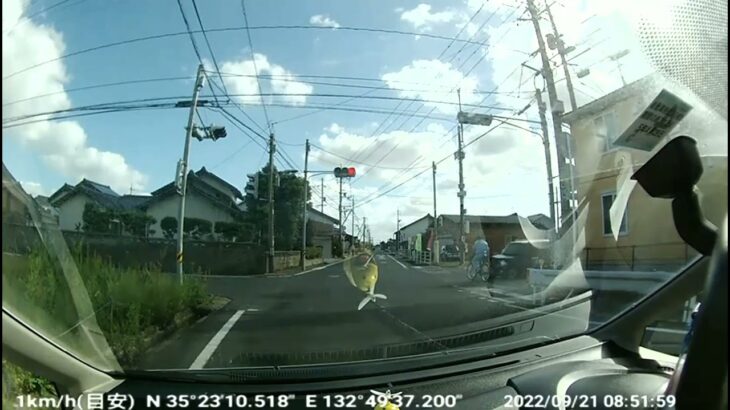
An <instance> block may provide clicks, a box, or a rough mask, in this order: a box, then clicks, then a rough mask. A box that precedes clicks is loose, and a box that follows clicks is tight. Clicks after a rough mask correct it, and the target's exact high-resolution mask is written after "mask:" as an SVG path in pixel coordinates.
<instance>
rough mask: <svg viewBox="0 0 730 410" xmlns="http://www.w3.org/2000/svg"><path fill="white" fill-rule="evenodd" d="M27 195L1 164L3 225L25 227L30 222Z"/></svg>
mask: <svg viewBox="0 0 730 410" xmlns="http://www.w3.org/2000/svg"><path fill="white" fill-rule="evenodd" d="M27 200H28V194H26V193H25V191H23V188H22V187H21V186H20V183H18V181H16V180H15V178H14V177H13V175H12V174H10V171H8V169H7V168H5V164H4V163H3V224H7V223H10V224H22V225H25V224H26V223H27V222H28V221H29V220H30V214H29V212H28V208H27V206H26V203H27Z"/></svg>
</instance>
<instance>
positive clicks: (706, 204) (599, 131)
mask: <svg viewBox="0 0 730 410" xmlns="http://www.w3.org/2000/svg"><path fill="white" fill-rule="evenodd" d="M668 84H669V83H668V82H666V81H664V80H662V79H660V78H659V77H658V76H656V75H651V76H647V77H644V78H642V79H640V80H638V81H635V82H633V83H630V84H627V85H626V86H624V87H622V88H620V89H618V90H616V91H614V92H611V93H609V94H607V95H605V96H603V97H601V98H599V99H597V100H595V101H593V102H591V103H588V104H586V105H584V106H582V107H580V108H578V109H577V110H574V111H572V112H570V113H567V114H565V115H564V117H563V121H564V122H565V123H566V124H568V125H569V126H570V135H571V136H572V139H573V141H574V146H575V163H576V168H575V169H576V171H575V177H574V183H575V187H576V190H577V196H578V198H577V199H578V203H580V204H582V205H581V208H582V209H583V211H579V214H580V212H586V214H585V215H586V216H585V218H586V219H585V221H586V222H585V227H584V229H585V249H584V251H583V253H582V255H581V258H582V261H583V263H584V266H586V267H587V268H588V269H593V270H665V269H669V270H674V269H676V268H677V267H679V266H680V265H682V264H684V263H686V262H687V261H688V260H689V259H690V258H691V257H693V256H694V255H695V254H696V253H695V252H694V251H693V250H692V249H691V248H689V247H688V246H686V245H685V244H684V242H683V241H682V239H681V238H680V237H679V235H678V233H677V231H676V229H675V228H674V224H673V220H672V210H671V201H669V200H666V199H658V198H651V197H650V196H649V195H648V194H647V193H646V192H645V191H644V190H643V189H642V188H641V186H639V185H635V186H634V185H633V181H631V180H630V178H628V177H630V176H631V174H633V172H634V171H636V170H637V169H638V168H639V167H640V166H641V165H642V164H644V163H645V162H646V161H647V160H648V159H649V158H651V156H652V155H653V153H654V152H655V151H656V150H657V149H659V147H660V146H662V145H663V144H662V143H661V142H660V143H659V144H658V146H657V147H656V148H655V149H654V150H653V151H652V152H647V151H642V150H638V149H631V148H626V147H623V146H620V145H618V144H616V139H617V138H618V137H619V136H620V135H621V133H622V132H623V131H624V130H626V129H627V128H628V127H629V125H630V124H631V123H632V122H633V121H634V120H635V119H636V118H637V117H638V116H639V115H641V113H642V112H643V111H644V110H645V109H646V107H647V106H648V105H649V104H650V103H651V101H652V100H653V99H654V97H655V96H656V95H658V93H659V91H661V90H662V88H664V87H667V86H668ZM670 91H672V92H673V93H674V92H676V91H675V88H674V86H673V85H672V86H671V90H670ZM678 95H685V94H682V93H681V92H680V94H678ZM700 104H701V103H699V102H697V101H693V102H692V105H693V106H694V108H693V110H692V111H690V113H689V115H688V116H687V117H686V118H685V119H684V120H683V121H682V122H681V123H680V124H679V126H678V127H677V129H675V130H673V131H672V132H671V133H670V135H669V136H668V137H673V136H676V135H680V134H679V132H686V133H687V134H688V135H690V136H695V137H701V138H702V137H707V134H708V133H709V134H710V135H712V131H711V130H710V131H705V130H701V128H700V127H701V125H699V124H702V123H708V122H710V121H707V119H706V118H704V117H703V116H702V115H699V113H698V111H701V110H700V106H699V105H700ZM693 116H694V117H693ZM687 123H690V125H691V127H687V126H686V124H687ZM683 124H685V126H684V128H683V129H682V125H683ZM700 130H701V131H700ZM715 132H720V133H722V132H727V123H726V122H725V128H724V131H722V130H718V131H715ZM718 138H724V139H725V142H724V144H725V148H724V153H720V154H721V155H719V156H705V157H703V166H704V175H703V177H702V179H701V180H700V183H699V184H698V187H699V188H700V191H701V192H702V193H703V195H702V207H703V210H704V211H705V214H706V215H707V216H708V218H709V219H710V221H712V222H713V223H715V224H716V225H718V224H719V223H720V222H721V221H722V218H724V216H725V213H726V212H727V199H726V198H727V135H726V134H725V135H719V136H718ZM718 151H721V150H718ZM622 192H625V194H624V195H619V194H620V193H622ZM626 194H628V195H626ZM617 198H619V200H618V202H617V207H618V208H616V210H615V211H621V210H623V212H614V217H613V218H612V215H611V209H612V205H613V204H614V202H615V201H617ZM619 218H620V219H619Z"/></svg>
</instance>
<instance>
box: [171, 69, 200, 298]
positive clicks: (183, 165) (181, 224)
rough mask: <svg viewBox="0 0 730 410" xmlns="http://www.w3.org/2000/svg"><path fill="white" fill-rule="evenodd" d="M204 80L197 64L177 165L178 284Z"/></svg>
mask: <svg viewBox="0 0 730 410" xmlns="http://www.w3.org/2000/svg"><path fill="white" fill-rule="evenodd" d="M204 81H205V74H204V72H203V65H202V64H200V65H199V66H198V74H197V77H196V80H195V88H194V89H193V101H192V104H190V114H189V115H188V127H187V129H186V132H185V149H184V151H183V159H182V160H181V161H180V163H179V165H178V170H179V172H182V175H180V174H179V173H178V176H180V178H181V181H182V182H181V186H180V187H179V190H180V191H179V192H180V206H179V208H178V213H177V255H176V258H177V274H178V276H179V277H180V284H181V285H182V283H183V232H184V228H185V194H186V193H187V191H188V159H189V157H190V140H191V138H192V136H193V119H194V118H195V109H196V107H197V106H198V95H199V94H200V89H201V88H203V82H204Z"/></svg>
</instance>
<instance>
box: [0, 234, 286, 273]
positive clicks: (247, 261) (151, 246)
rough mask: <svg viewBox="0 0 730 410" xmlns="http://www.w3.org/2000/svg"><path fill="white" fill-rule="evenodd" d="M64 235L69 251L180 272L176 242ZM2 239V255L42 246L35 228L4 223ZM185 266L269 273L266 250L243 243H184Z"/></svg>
mask: <svg viewBox="0 0 730 410" xmlns="http://www.w3.org/2000/svg"><path fill="white" fill-rule="evenodd" d="M63 236H64V238H65V239H66V243H67V245H68V247H69V248H70V249H74V248H75V247H76V246H78V245H84V246H88V248H89V249H91V250H92V251H94V252H95V253H97V254H98V255H100V256H102V257H103V258H105V259H107V260H109V261H111V262H112V263H113V264H115V265H117V266H122V267H129V268H133V267H140V266H145V265H150V264H152V265H158V266H159V267H160V268H161V269H162V270H163V271H165V272H175V271H176V269H177V263H176V260H175V253H176V252H175V251H176V243H175V241H174V240H166V239H144V238H133V237H126V236H114V235H104V234H88V233H83V232H71V231H64V232H63ZM3 237H4V238H6V240H4V241H3V252H10V253H19V254H27V253H28V252H30V250H31V249H33V248H34V247H38V246H42V244H41V243H40V237H39V235H38V233H37V232H36V231H35V228H32V227H27V226H20V225H9V224H3ZM296 254H297V255H298V254H299V253H298V252H296ZM297 261H298V259H297ZM183 263H184V265H183V267H184V270H185V272H188V273H207V274H211V275H255V274H262V273H264V272H265V270H266V265H265V264H266V259H265V250H264V248H263V247H262V246H259V245H254V244H243V243H230V242H201V241H185V259H184V262H183ZM287 263H289V262H288V261H287Z"/></svg>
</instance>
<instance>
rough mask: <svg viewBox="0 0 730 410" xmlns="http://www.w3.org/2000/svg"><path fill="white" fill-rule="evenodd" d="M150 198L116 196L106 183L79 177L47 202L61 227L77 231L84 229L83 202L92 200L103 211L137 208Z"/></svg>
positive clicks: (132, 209)
mask: <svg viewBox="0 0 730 410" xmlns="http://www.w3.org/2000/svg"><path fill="white" fill-rule="evenodd" d="M148 199H149V197H148V196H142V195H119V194H118V193H116V192H114V190H113V189H111V188H110V187H109V186H108V185H103V184H100V183H98V182H94V181H91V180H89V179H86V178H84V179H82V180H81V182H79V183H78V184H76V185H73V186H72V185H69V184H64V185H63V186H62V187H61V188H60V189H58V190H57V191H56V192H54V193H53V194H52V195H51V196H50V197H48V200H47V202H48V204H49V205H50V206H51V207H53V208H55V209H56V210H57V214H58V221H59V227H60V229H61V230H66V231H78V230H81V229H82V228H83V215H84V209H85V207H86V204H88V203H91V204H95V205H97V206H99V207H100V208H102V209H105V210H113V211H137V212H141V211H140V210H139V205H141V204H142V203H144V202H145V201H147V200H148Z"/></svg>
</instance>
